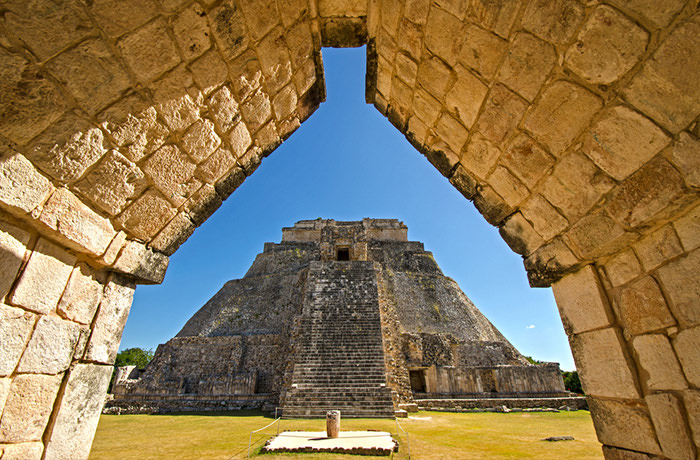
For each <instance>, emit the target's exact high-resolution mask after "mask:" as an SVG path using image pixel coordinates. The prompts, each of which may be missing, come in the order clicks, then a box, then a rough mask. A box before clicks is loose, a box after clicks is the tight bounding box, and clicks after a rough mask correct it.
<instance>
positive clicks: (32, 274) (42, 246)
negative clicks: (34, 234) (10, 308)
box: [12, 239, 75, 313]
mask: <svg viewBox="0 0 700 460" xmlns="http://www.w3.org/2000/svg"><path fill="white" fill-rule="evenodd" d="M73 265H75V256H73V255H71V254H69V253H68V252H66V251H64V250H63V249H61V248H60V247H58V246H56V245H54V244H52V243H49V242H48V241H47V240H45V239H40V240H39V242H38V243H37V244H36V247H35V248H34V252H33V253H32V255H31V257H30V259H29V262H28V263H27V266H26V267H25V268H24V271H23V272H22V275H21V277H20V279H19V282H18V284H17V287H16V288H15V292H14V294H13V295H12V303H13V304H15V305H20V306H22V307H24V308H26V309H28V310H32V311H36V312H38V313H49V312H51V311H53V309H54V308H56V305H57V304H58V301H59V299H60V298H61V294H63V290H64V289H65V287H66V283H67V282H68V278H69V277H70V273H71V271H72V270H73Z"/></svg>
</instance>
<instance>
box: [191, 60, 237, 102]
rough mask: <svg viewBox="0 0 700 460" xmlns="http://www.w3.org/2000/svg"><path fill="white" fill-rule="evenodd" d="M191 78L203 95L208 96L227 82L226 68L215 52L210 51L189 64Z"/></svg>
mask: <svg viewBox="0 0 700 460" xmlns="http://www.w3.org/2000/svg"><path fill="white" fill-rule="evenodd" d="M189 67H190V70H191V71H192V77H193V78H194V81H195V82H196V83H197V85H198V86H199V88H200V89H201V90H202V91H203V92H204V94H209V93H211V92H212V91H213V90H215V89H216V88H218V87H219V86H221V85H222V84H224V83H225V82H226V80H228V68H227V67H226V63H225V62H224V60H223V59H222V57H221V55H220V54H219V52H218V51H216V50H210V51H208V52H207V53H206V54H204V55H203V56H202V57H200V58H199V59H197V60H196V61H194V62H192V63H190V65H189Z"/></svg>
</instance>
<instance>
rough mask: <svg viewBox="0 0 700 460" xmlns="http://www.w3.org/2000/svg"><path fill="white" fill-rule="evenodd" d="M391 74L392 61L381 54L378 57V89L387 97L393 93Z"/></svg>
mask: <svg viewBox="0 0 700 460" xmlns="http://www.w3.org/2000/svg"><path fill="white" fill-rule="evenodd" d="M391 74H392V65H391V63H390V62H389V61H387V60H386V59H384V58H383V57H381V56H379V58H378V59H377V91H378V92H379V93H381V95H383V96H386V97H388V96H389V95H390V94H391Z"/></svg>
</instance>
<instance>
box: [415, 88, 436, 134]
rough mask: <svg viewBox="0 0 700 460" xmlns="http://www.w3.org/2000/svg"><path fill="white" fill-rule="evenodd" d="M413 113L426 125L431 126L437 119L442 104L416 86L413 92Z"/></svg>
mask: <svg viewBox="0 0 700 460" xmlns="http://www.w3.org/2000/svg"><path fill="white" fill-rule="evenodd" d="M412 109H413V113H415V114H416V116H417V117H418V118H420V119H421V120H422V121H423V122H424V123H425V125H426V126H433V124H434V123H435V121H437V117H438V115H440V110H441V109H442V104H441V103H440V101H438V100H437V99H435V98H434V97H433V96H431V95H430V93H428V92H427V91H425V90H424V89H423V88H421V87H419V86H418V87H416V89H415V90H414V92H413V104H412Z"/></svg>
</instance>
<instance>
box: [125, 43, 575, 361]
mask: <svg viewBox="0 0 700 460" xmlns="http://www.w3.org/2000/svg"><path fill="white" fill-rule="evenodd" d="M323 60H324V67H325V73H326V91H327V97H326V102H324V103H322V104H321V107H320V108H319V109H318V110H317V111H316V112H315V113H314V114H313V115H312V116H311V117H310V118H309V119H308V120H307V121H306V122H305V123H304V124H303V125H302V126H301V128H299V129H298V130H297V131H296V132H295V133H294V134H293V135H292V136H291V137H290V138H289V139H288V140H287V141H285V143H284V144H282V146H280V147H279V148H278V149H277V150H275V151H274V152H273V153H272V154H271V155H270V156H269V157H268V158H266V159H265V160H263V162H262V164H261V166H260V167H259V168H258V170H257V171H256V172H255V173H254V174H253V175H252V176H251V177H249V178H248V179H247V180H246V181H245V182H244V183H243V185H241V186H240V187H239V188H238V190H236V191H235V192H234V194H233V195H231V197H230V198H229V199H228V200H226V202H224V204H223V206H222V207H221V208H219V210H218V211H217V212H216V213H214V215H213V216H212V217H210V218H209V220H208V221H207V222H205V223H204V225H202V226H201V227H200V228H198V229H197V230H196V231H195V233H194V235H193V236H191V237H190V239H189V240H188V241H187V242H186V243H185V244H184V245H182V246H181V247H180V249H179V250H178V251H177V252H176V253H175V254H174V255H173V256H172V257H171V259H170V267H169V268H168V273H167V274H166V277H165V281H164V282H163V284H161V285H158V286H139V287H138V288H137V289H136V294H135V297H134V303H133V306H132V309H131V314H130V315H129V319H128V321H127V324H126V328H125V330H124V335H123V338H122V343H121V349H125V348H130V347H143V348H153V349H154V350H155V348H156V347H157V345H158V344H159V343H164V342H166V341H168V340H169V339H170V338H172V337H173V336H174V335H175V334H177V332H178V331H179V330H180V329H181V328H182V326H183V325H184V324H185V322H186V321H187V320H188V319H189V318H190V317H191V316H192V314H194V312H195V311H197V310H198V309H199V308H200V307H201V306H202V305H204V303H205V302H206V301H207V300H208V299H209V298H210V297H211V296H212V295H214V294H215V293H216V292H217V291H218V290H219V289H220V288H221V286H222V285H223V284H224V283H225V282H226V281H228V280H231V279H236V278H241V277H243V275H244V274H245V272H246V271H247V270H248V268H249V267H250V265H251V264H252V262H253V260H254V259H255V256H256V254H258V253H260V252H262V250H263V244H264V243H265V242H267V241H273V242H279V241H280V240H281V238H282V231H281V229H282V227H288V226H292V225H293V224H294V222H296V221H298V220H302V219H316V218H317V217H322V218H327V219H336V220H359V219H362V218H363V217H373V218H396V219H399V220H401V221H403V222H404V223H405V224H406V225H407V226H408V237H409V239H410V240H414V241H422V242H423V243H424V244H425V248H426V250H428V251H432V252H433V255H434V256H435V260H436V261H437V262H438V264H439V265H440V267H441V268H442V271H443V272H444V273H445V275H447V276H449V277H451V278H453V279H455V280H456V281H457V282H458V283H459V285H460V287H461V288H462V290H463V291H464V292H465V293H466V294H467V296H468V297H469V298H471V299H472V301H473V302H474V303H475V304H476V306H477V307H478V308H479V309H480V310H481V311H482V312H483V313H484V314H485V315H486V317H487V318H489V320H491V322H492V323H494V324H495V325H496V327H497V328H498V329H499V330H500V331H501V332H502V333H503V334H504V335H505V336H506V337H507V338H508V339H509V340H510V341H511V342H512V343H513V345H515V346H516V348H518V349H519V350H520V352H521V353H523V354H525V355H529V356H532V357H534V358H535V359H539V360H543V361H556V362H559V363H560V365H561V367H562V369H564V370H573V369H574V364H573V359H572V357H571V352H570V350H569V346H568V342H567V340H566V336H565V334H564V330H563V328H562V325H561V320H560V319H559V314H558V312H557V308H556V305H555V303H554V298H553V296H552V292H551V290H550V289H532V288H530V287H529V286H528V283H527V278H526V274H525V270H524V268H523V264H522V259H521V257H520V256H518V255H517V254H515V253H513V252H512V251H511V250H510V248H508V246H507V245H506V244H505V243H504V242H503V240H502V239H501V237H500V236H499V234H498V230H497V229H496V228H495V227H492V226H491V225H489V224H488V223H487V222H486V221H485V220H484V218H483V217H481V215H480V214H479V213H478V212H477V211H476V209H475V208H474V205H473V204H472V203H471V202H469V201H468V200H466V199H465V198H464V197H463V196H462V195H461V194H460V193H459V192H457V191H456V190H455V189H454V188H453V187H452V186H451V185H450V183H449V182H448V180H447V179H446V178H444V177H443V176H442V175H441V174H440V173H438V172H437V170H435V168H433V166H432V165H431V164H430V163H429V162H428V160H427V159H426V158H425V157H423V155H421V154H420V153H418V152H417V151H416V150H415V149H414V148H413V147H412V146H411V145H410V144H409V143H408V141H406V139H405V138H404V137H403V135H402V134H401V133H399V132H398V131H397V130H396V129H395V128H394V127H393V126H392V125H391V124H390V123H389V122H388V120H386V118H384V117H383V116H382V115H381V114H380V113H379V112H378V111H377V110H376V109H375V108H374V107H373V106H371V105H368V104H366V103H365V102H364V100H365V99H364V78H365V77H364V74H365V49H364V48H355V49H324V50H323Z"/></svg>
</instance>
